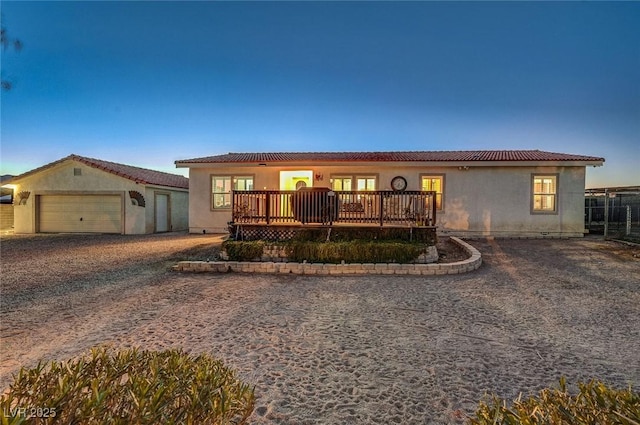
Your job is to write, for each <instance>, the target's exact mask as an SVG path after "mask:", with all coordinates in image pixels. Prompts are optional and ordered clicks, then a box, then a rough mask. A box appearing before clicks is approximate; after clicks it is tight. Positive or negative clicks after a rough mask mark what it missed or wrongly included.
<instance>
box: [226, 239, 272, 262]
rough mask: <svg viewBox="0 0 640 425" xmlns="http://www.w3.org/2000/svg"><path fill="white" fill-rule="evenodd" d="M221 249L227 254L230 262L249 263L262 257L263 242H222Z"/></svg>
mask: <svg viewBox="0 0 640 425" xmlns="http://www.w3.org/2000/svg"><path fill="white" fill-rule="evenodd" d="M222 249H223V250H225V251H226V252H227V255H228V256H229V260H231V261H250V260H254V259H256V258H260V257H262V252H263V250H264V242H262V241H224V242H223V243H222Z"/></svg>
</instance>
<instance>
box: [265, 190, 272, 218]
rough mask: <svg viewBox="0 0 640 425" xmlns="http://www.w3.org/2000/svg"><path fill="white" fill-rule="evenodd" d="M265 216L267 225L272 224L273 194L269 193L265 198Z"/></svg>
mask: <svg viewBox="0 0 640 425" xmlns="http://www.w3.org/2000/svg"><path fill="white" fill-rule="evenodd" d="M264 198H265V200H264V210H265V211H264V215H265V220H266V221H267V224H270V223H271V214H270V213H271V193H270V192H267V193H266V196H265V197H264Z"/></svg>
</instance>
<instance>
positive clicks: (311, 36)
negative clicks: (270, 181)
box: [0, 1, 640, 187]
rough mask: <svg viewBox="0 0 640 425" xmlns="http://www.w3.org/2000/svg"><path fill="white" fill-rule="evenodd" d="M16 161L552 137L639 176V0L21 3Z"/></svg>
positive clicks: (150, 161)
mask: <svg viewBox="0 0 640 425" xmlns="http://www.w3.org/2000/svg"><path fill="white" fill-rule="evenodd" d="M1 6H2V17H3V22H4V24H5V25H6V27H7V29H8V31H9V33H10V34H11V35H13V36H14V37H17V38H19V39H20V40H21V41H22V42H23V43H24V48H23V50H22V51H21V52H19V53H16V52H13V51H11V50H6V51H4V52H3V53H2V74H3V78H8V79H10V80H11V81H12V82H13V83H14V88H13V89H12V90H11V91H9V92H3V93H2V115H1V124H2V129H1V137H2V145H1V155H2V156H1V162H0V168H1V169H0V174H19V173H22V172H25V171H28V170H30V169H33V168H35V167H38V166H41V165H44V164H46V163H48V162H51V161H54V160H57V159H59V158H62V157H64V156H66V155H69V154H71V153H75V154H79V155H84V156H89V157H95V158H100V159H105V160H110V161H115V162H122V163H127V164H133V165H139V166H143V167H148V168H153V169H159V170H163V171H170V172H174V173H186V170H182V169H175V167H174V165H173V161H175V160H177V159H186V158H193V157H199V156H209V155H215V154H220V153H226V152H230V151H231V152H243V151H248V152H259V151H378V150H469V149H540V150H549V151H555V152H565V153H575V154H585V155H595V156H602V157H605V158H606V162H605V166H604V167H600V168H596V169H593V168H590V169H588V171H587V186H588V187H594V186H605V185H609V186H611V185H640V170H639V165H640V3H639V2H613V3H609V2H607V3H605V2H260V3H254V2H222V3H214V2H204V1H203V2H152V1H149V2H144V1H141V2H78V1H76V2H11V1H2V3H1Z"/></svg>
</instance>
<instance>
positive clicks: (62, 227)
mask: <svg viewBox="0 0 640 425" xmlns="http://www.w3.org/2000/svg"><path fill="white" fill-rule="evenodd" d="M39 205H40V206H39V225H40V227H39V230H40V232H43V233H57V232H71V233H121V232H122V201H121V197H120V196H118V195H41V196H40V203H39Z"/></svg>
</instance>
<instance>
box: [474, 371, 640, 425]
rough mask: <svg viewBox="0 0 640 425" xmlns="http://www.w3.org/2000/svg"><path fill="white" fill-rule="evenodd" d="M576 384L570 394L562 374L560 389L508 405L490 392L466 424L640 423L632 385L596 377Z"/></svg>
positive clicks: (638, 403) (638, 402) (639, 401)
mask: <svg viewBox="0 0 640 425" xmlns="http://www.w3.org/2000/svg"><path fill="white" fill-rule="evenodd" d="M578 388H579V393H578V394H576V395H575V396H572V395H570V394H569V392H568V391H567V386H566V382H565V380H564V378H561V379H560V388H559V389H550V388H546V389H544V390H542V391H540V395H539V396H538V397H529V398H528V399H526V400H522V399H521V398H520V397H519V398H518V399H517V400H515V401H514V402H513V404H512V406H511V407H508V406H507V403H506V401H503V400H500V399H499V398H498V397H496V396H493V397H492V399H491V400H490V401H489V402H488V403H485V402H481V403H480V405H479V407H478V410H477V411H476V416H475V418H472V419H470V420H469V424H471V425H488V424H491V425H494V424H519V425H534V424H535V425H537V424H554V425H556V424H557V425H572V424H598V425H640V394H639V393H634V392H633V391H631V388H629V389H628V390H616V389H612V388H610V387H607V386H606V385H605V384H603V383H602V382H600V381H597V380H591V381H590V382H588V383H587V384H583V383H579V384H578Z"/></svg>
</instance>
